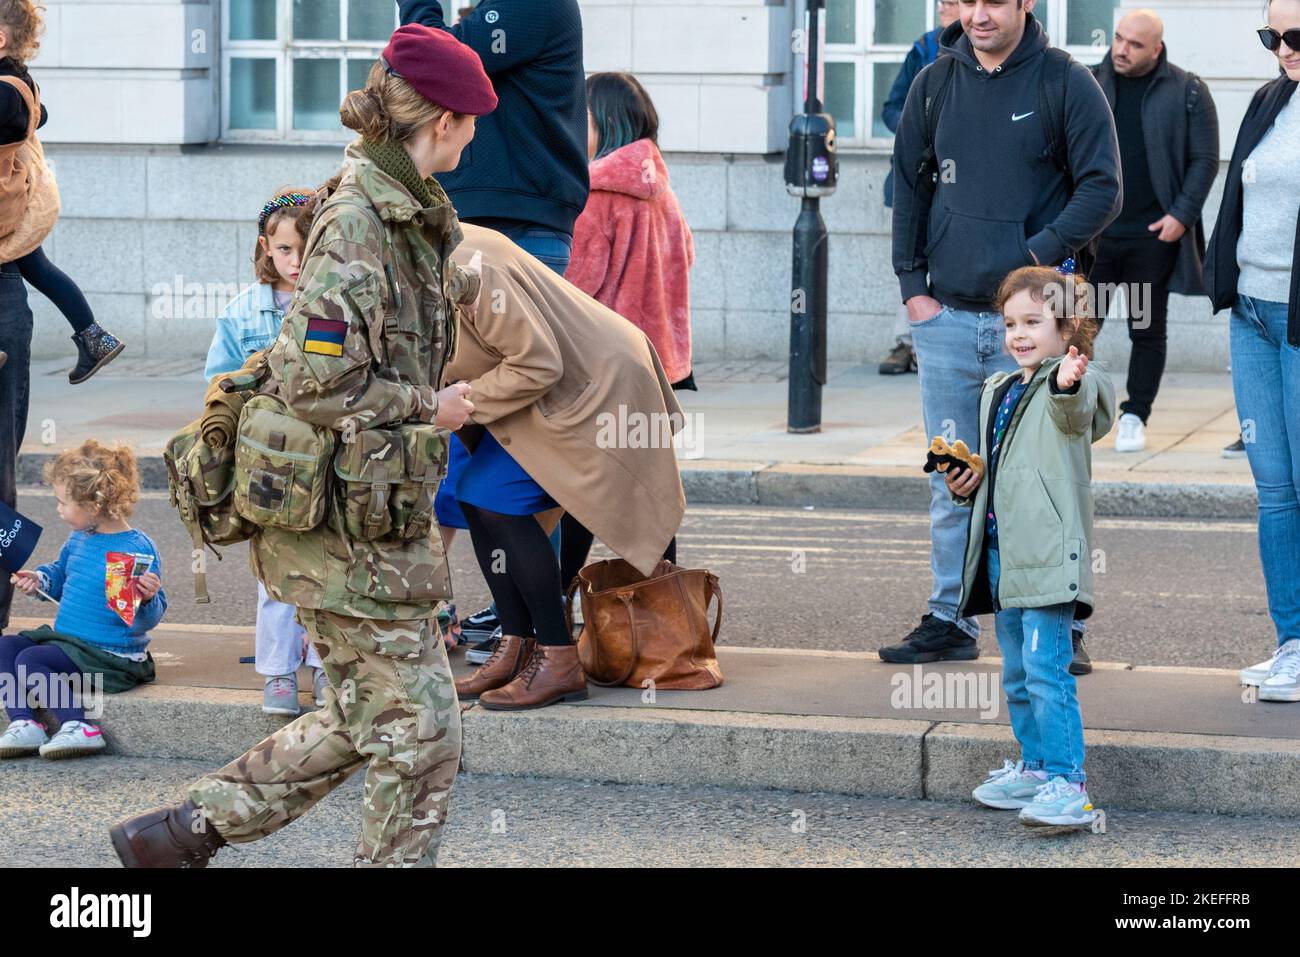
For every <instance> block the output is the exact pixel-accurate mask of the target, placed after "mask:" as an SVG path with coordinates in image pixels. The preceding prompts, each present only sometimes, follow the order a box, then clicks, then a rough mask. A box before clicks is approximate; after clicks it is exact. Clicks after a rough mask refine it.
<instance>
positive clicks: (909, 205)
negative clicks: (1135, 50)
mask: <svg viewBox="0 0 1300 957" xmlns="http://www.w3.org/2000/svg"><path fill="white" fill-rule="evenodd" d="M1025 19H1026V22H1025V35H1024V38H1023V39H1022V40H1021V41H1020V45H1019V46H1017V47H1016V49H1015V50H1014V51H1013V52H1012V53H1011V55H1010V56H1009V57H1007V59H1006V60H1005V61H1004V62H1003V63H1002V65H1001V66H999V67H998V68H997V69H995V70H994V71H993V73H992V74H991V75H990V74H989V73H988V72H987V71H986V70H984V68H983V67H982V66H980V63H979V61H978V60H977V59H976V58H975V55H974V51H973V49H972V47H971V44H970V39H969V38H968V37H967V36H966V35H965V34H964V33H962V29H961V24H960V23H954V24H952V26H950V27H948V29H947V30H945V31H944V32H943V33H942V34H941V35H940V40H941V45H942V50H941V55H942V54H943V53H947V54H950V55H951V56H952V57H953V58H954V59H955V60H956V63H955V64H954V68H953V73H952V80H951V83H950V85H949V87H948V93H947V97H946V99H945V101H944V103H943V108H942V110H941V111H940V114H939V116H938V133H937V135H936V137H935V140H936V142H935V150H936V156H937V159H938V162H939V168H940V170H941V171H942V172H943V175H941V176H940V177H939V182H938V184H937V186H936V187H935V191H934V194H933V196H932V197H929V202H928V203H927V202H926V199H927V197H926V196H925V195H924V194H922V196H920V197H918V196H917V195H916V192H915V190H914V186H915V183H916V170H917V165H918V163H919V161H920V158H921V153H922V150H923V149H924V142H925V139H926V119H925V104H924V100H925V92H924V90H925V77H926V71H927V70H933V69H935V68H936V65H937V64H931V65H930V66H927V67H926V68H925V70H922V71H921V74H920V75H919V76H918V77H917V79H916V82H915V83H913V84H912V89H911V91H910V92H909V93H908V96H907V103H906V105H905V106H904V107H903V119H902V122H901V123H900V124H899V127H898V134H897V135H896V136H895V137H894V171H895V172H896V173H897V176H898V189H897V191H896V192H895V194H894V272H895V273H896V274H897V275H898V281H899V286H900V287H901V291H902V299H903V301H907V300H908V299H910V298H911V297H913V296H918V295H926V294H927V293H928V294H929V295H932V296H934V298H936V299H938V300H939V302H941V303H942V304H943V305H945V306H951V307H952V308H954V309H962V310H970V311H985V310H988V309H991V308H992V303H993V298H994V295H995V294H996V293H997V288H998V285H999V284H1000V283H1001V282H1002V280H1003V279H1004V278H1006V275H1007V273H1009V272H1011V271H1012V270H1013V269H1016V268H1018V267H1020V266H1029V265H1033V263H1034V258H1033V257H1032V256H1031V255H1030V252H1031V250H1032V252H1033V254H1034V255H1035V256H1037V259H1038V262H1039V263H1041V264H1042V265H1044V266H1048V265H1054V264H1057V263H1060V262H1061V261H1063V260H1064V259H1065V258H1066V257H1067V256H1071V255H1074V254H1075V253H1076V252H1077V251H1078V250H1080V249H1082V248H1083V247H1084V246H1086V245H1087V244H1088V243H1089V242H1091V240H1092V239H1093V238H1094V237H1096V236H1097V235H1098V234H1100V233H1101V231H1102V230H1103V229H1105V228H1106V225H1107V224H1108V223H1109V222H1110V221H1111V220H1112V219H1114V218H1115V217H1116V216H1117V215H1119V211H1120V208H1121V207H1122V206H1123V191H1122V189H1121V186H1120V175H1121V174H1120V162H1119V142H1118V141H1117V139H1116V137H1115V120H1114V117H1113V115H1112V114H1111V111H1110V105H1109V104H1108V103H1107V102H1106V96H1105V94H1104V93H1102V91H1101V87H1099V86H1098V85H1097V81H1096V80H1095V79H1094V78H1093V76H1092V73H1091V72H1089V70H1088V68H1087V67H1086V66H1084V65H1083V64H1082V63H1078V62H1074V63H1071V64H1070V71H1069V73H1068V82H1067V85H1066V89H1065V110H1064V117H1063V120H1064V126H1065V153H1066V156H1065V162H1066V165H1067V166H1068V168H1069V173H1068V174H1067V173H1066V171H1065V170H1062V169H1060V168H1058V166H1057V165H1056V163H1055V162H1054V161H1053V159H1052V157H1051V154H1050V153H1049V151H1048V149H1047V135H1046V133H1045V132H1044V127H1043V123H1042V122H1041V118H1040V117H1038V116H1035V115H1034V114H1035V113H1036V111H1037V110H1038V106H1039V86H1040V78H1041V76H1042V70H1043V64H1044V63H1045V60H1046V57H1045V53H1046V51H1047V46H1048V43H1047V36H1046V35H1045V34H1044V33H1043V30H1042V27H1040V26H1039V24H1038V21H1037V20H1035V19H1034V17H1033V15H1032V14H1029V13H1026V14H1025ZM918 199H920V200H921V202H920V203H918ZM914 226H918V227H919V228H916V229H914V228H913V227H914ZM927 277H928V280H927ZM931 290H933V291H931Z"/></svg>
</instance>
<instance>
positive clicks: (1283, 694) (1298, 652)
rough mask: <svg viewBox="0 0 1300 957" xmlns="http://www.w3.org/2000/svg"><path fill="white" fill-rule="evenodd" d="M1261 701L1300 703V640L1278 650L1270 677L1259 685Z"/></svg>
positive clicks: (1270, 669) (1293, 640)
mask: <svg viewBox="0 0 1300 957" xmlns="http://www.w3.org/2000/svg"><path fill="white" fill-rule="evenodd" d="M1259 700H1260V701H1300V638H1292V639H1291V640H1290V641H1288V642H1286V643H1285V644H1284V645H1282V647H1281V648H1279V649H1278V650H1277V657H1275V658H1274V659H1273V665H1272V667H1270V668H1269V671H1268V677H1267V678H1265V679H1264V680H1263V681H1261V682H1260V685H1259Z"/></svg>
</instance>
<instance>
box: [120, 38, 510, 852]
mask: <svg viewBox="0 0 1300 957" xmlns="http://www.w3.org/2000/svg"><path fill="white" fill-rule="evenodd" d="M496 102H497V100H496V96H495V94H494V93H493V92H492V85H491V83H490V82H489V80H488V78H487V75H486V73H484V71H483V67H482V64H481V63H480V61H479V58H478V56H477V55H476V54H475V53H474V52H473V51H472V50H471V49H469V47H466V46H464V45H462V44H461V43H460V42H459V41H458V40H456V39H455V38H454V37H452V36H451V35H450V34H447V33H445V32H443V31H441V30H434V29H430V28H428V27H423V26H418V25H408V26H404V27H401V28H400V29H399V30H397V32H395V33H394V34H393V36H392V39H391V40H390V42H389V44H388V46H387V47H386V48H385V50H384V52H383V55H382V57H381V59H380V61H379V62H378V63H376V64H375V66H373V67H372V68H371V70H370V75H369V77H368V78H367V81H366V87H365V89H364V90H357V91H353V92H352V93H349V94H348V96H347V99H346V100H345V101H344V102H343V105H342V107H341V108H340V110H339V113H340V116H341V117H342V120H343V124H344V125H345V126H347V127H349V128H350V129H353V130H356V131H357V132H358V133H360V134H361V137H360V139H359V140H356V141H354V142H353V143H352V144H351V145H350V146H348V148H347V150H346V153H345V154H344V155H345V160H344V166H343V170H342V172H341V175H340V176H339V177H336V179H337V180H338V186H337V188H336V189H335V190H334V191H333V192H332V194H330V195H329V196H328V198H327V199H326V198H324V195H322V197H321V198H322V200H323V205H322V206H321V208H320V210H319V212H318V213H317V215H316V217H315V220H314V222H313V224H312V229H311V234H310V236H309V238H308V242H307V249H306V252H305V255H304V262H303V267H302V272H301V275H300V278H299V281H298V287H297V290H296V295H295V299H294V304H293V306H292V307H291V309H290V311H289V313H288V315H287V316H286V317H285V321H284V327H283V329H282V330H281V332H280V336H279V338H278V339H277V340H276V343H275V345H274V346H273V347H272V349H271V351H270V352H269V354H268V356H267V359H268V365H269V372H270V375H269V377H268V378H267V379H266V380H265V382H264V383H263V384H262V386H261V387H260V391H259V394H258V395H256V396H254V397H253V398H252V399H251V400H250V401H249V403H248V404H247V405H246V406H245V410H244V415H243V418H242V420H241V423H240V448H239V451H238V453H237V455H240V456H242V455H245V449H246V448H249V449H260V450H261V451H260V452H258V455H262V456H265V459H264V463H263V464H264V466H265V467H264V468H258V467H251V468H250V467H248V466H247V465H244V464H241V460H239V459H237V462H236V478H235V480H236V497H237V501H238V503H239V506H240V508H239V511H240V514H241V515H244V516H245V517H246V518H251V517H253V516H257V517H258V518H259V519H260V520H259V521H257V522H256V523H257V524H258V525H259V526H260V527H259V528H258V530H257V532H256V533H255V534H254V535H253V537H252V543H251V544H252V547H251V559H252V565H253V570H254V572H255V573H256V574H257V577H258V578H259V580H260V581H261V582H262V583H263V584H264V585H265V586H266V589H267V591H268V592H269V593H270V594H271V596H272V597H273V598H275V599H276V600H278V601H283V602H286V603H288V604H291V605H295V606H297V607H298V609H299V617H300V620H301V621H302V624H303V626H304V627H305V628H306V629H307V631H308V633H309V635H310V638H311V640H312V642H313V643H314V644H315V646H316V649H317V651H318V652H319V653H320V657H321V661H322V663H323V665H324V667H325V671H326V674H327V675H328V676H329V680H330V685H331V689H332V690H331V691H330V692H329V693H327V695H326V700H327V704H326V706H325V707H324V708H322V709H321V710H319V711H315V712H311V713H308V714H305V715H303V716H302V717H301V718H299V719H298V720H296V721H294V722H292V723H291V724H288V725H286V726H285V727H283V728H281V729H280V730H279V731H277V732H276V733H275V734H273V735H271V736H270V737H269V738H267V739H266V740H264V741H262V742H261V743H260V744H258V745H255V746H254V747H253V748H252V750H250V751H249V752H248V753H247V754H245V755H243V756H242V757H240V758H237V759H236V760H234V761H232V762H231V763H230V764H228V765H226V766H225V767H224V768H222V769H221V770H220V771H217V772H216V773H214V774H210V775H207V776H206V777H203V778H201V779H200V780H199V781H197V782H196V783H195V784H194V785H192V786H191V787H190V789H189V795H188V798H187V800H186V801H185V802H184V803H182V804H179V805H175V806H172V807H167V808H159V809H156V810H153V811H149V812H147V813H145V814H141V815H139V816H137V817H133V818H129V819H128V820H126V821H123V822H122V823H120V824H118V825H117V826H116V827H114V828H113V829H112V832H111V835H112V840H113V845H114V847H115V848H116V850H117V852H118V855H119V857H121V859H122V862H123V863H124V864H125V865H127V866H128V867H186V866H188V867H202V866H205V864H206V863H207V860H208V859H209V858H210V857H211V856H212V855H213V854H214V853H215V852H216V850H217V849H218V848H220V847H221V846H223V845H225V844H227V843H231V844H237V843H242V842H245V841H254V840H257V839H258V838H261V837H265V836H266V835H268V834H270V833H272V832H273V831H276V830H277V829H279V828H281V827H283V826H284V825H286V824H288V823H289V822H290V821H292V820H294V819H295V818H297V817H298V815H300V814H302V813H303V812H304V811H306V810H307V809H308V808H309V807H311V806H312V805H313V804H315V803H316V802H317V801H318V800H320V799H321V798H322V797H323V796H324V795H325V794H326V793H328V792H329V791H330V790H331V789H333V788H334V787H335V786H337V785H338V784H339V783H341V782H342V781H343V780H345V779H346V778H347V777H348V776H349V775H351V774H352V773H353V772H355V771H357V770H358V769H360V768H362V767H364V768H365V769H366V786H365V813H364V819H363V824H362V832H361V838H360V841H359V843H358V845H357V848H356V852H355V856H354V863H355V864H357V865H364V866H398V867H409V866H421V865H422V866H433V864H434V863H435V860H436V855H437V848H438V839H439V835H440V833H441V827H442V824H443V821H444V820H445V819H446V811H447V798H448V793H449V791H450V789H451V785H452V781H453V780H454V779H455V776H456V769H457V766H458V764H459V760H460V741H461V739H460V715H459V708H458V706H457V702H456V696H455V691H454V685H453V682H452V678H451V673H450V670H449V668H448V664H447V655H446V651H445V649H444V647H443V642H442V639H441V636H440V635H439V634H438V631H437V627H436V625H434V621H435V620H436V619H435V617H434V611H435V606H436V605H437V604H438V602H439V601H440V600H441V599H445V598H449V597H450V593H449V579H448V574H447V571H446V559H445V555H444V553H443V549H442V542H441V538H440V535H439V529H438V526H437V523H436V521H434V520H432V519H431V516H430V515H429V513H430V512H431V511H432V494H433V489H434V486H436V478H437V476H438V474H439V473H440V472H441V470H442V461H440V459H445V454H446V452H445V439H446V437H447V432H446V431H443V430H446V429H457V428H459V427H460V426H461V425H463V424H464V423H465V421H466V419H467V417H468V416H469V414H470V413H471V412H472V411H473V406H472V405H471V404H470V401H469V399H468V393H469V388H468V386H466V385H465V384H464V383H455V384H452V385H450V386H448V387H447V388H445V389H443V390H442V391H436V389H437V386H438V384H439V383H440V382H441V377H442V374H443V369H444V366H445V364H446V361H447V358H448V356H449V354H450V352H451V350H452V348H453V345H454V335H455V327H454V322H455V312H456V303H464V304H469V303H473V302H474V301H475V300H476V299H477V296H478V288H479V277H478V275H477V273H476V272H475V271H473V268H472V267H473V265H474V264H472V263H470V264H467V265H468V266H470V267H471V269H470V270H468V271H467V270H464V269H461V268H460V267H458V266H457V265H455V264H454V263H452V262H451V261H450V259H449V255H450V253H451V251H452V250H453V249H454V248H455V247H456V245H457V244H458V243H459V242H460V241H461V231H460V226H459V223H458V222H457V219H456V212H455V210H454V209H453V208H452V206H451V203H450V201H449V200H448V199H447V196H446V194H445V193H444V192H443V191H442V188H441V187H440V186H439V185H438V183H437V181H436V180H434V179H433V177H432V175H431V174H433V173H435V172H439V171H445V170H450V169H454V168H455V167H456V165H457V163H458V162H459V160H460V154H461V150H462V149H463V148H464V147H465V145H466V144H467V143H468V142H469V141H470V139H471V138H472V137H473V135H474V118H475V116H481V115H483V114H485V113H489V112H491V111H492V109H494V108H495V107H496ZM327 192H328V187H327V188H326V189H323V190H322V194H325V193H327ZM270 397H275V398H270ZM277 400H278V404H277ZM250 409H253V410H255V411H256V412H257V413H258V415H254V414H253V413H252V412H250ZM276 410H278V412H279V414H277V412H276ZM258 416H260V418H259V417H258ZM259 421H261V422H266V423H270V426H269V427H262V429H263V431H264V432H265V434H262V435H260V437H255V436H253V435H252V433H254V432H257V430H258V428H259V426H258V422H259ZM430 424H432V425H430ZM313 436H319V437H321V438H320V442H321V443H322V447H323V448H325V450H326V451H325V452H324V453H322V455H323V457H324V460H325V463H326V466H327V467H328V468H329V469H330V470H331V471H333V473H334V476H330V477H329V478H328V480H326V479H324V478H322V482H323V483H325V484H327V486H328V487H334V486H341V487H340V490H339V491H338V492H337V493H336V494H331V495H328V496H325V498H326V501H327V504H326V505H325V507H324V509H323V511H324V517H323V519H322V520H321V521H320V523H319V525H318V526H317V527H315V528H314V529H311V530H309V531H306V532H301V531H293V530H291V528H290V527H289V526H291V525H292V524H293V522H291V521H286V519H285V518H284V516H285V515H286V514H292V513H294V512H295V511H299V512H301V511H302V509H304V508H306V509H308V510H310V509H311V508H312V507H313V497H312V496H311V495H310V494H304V490H303V489H302V488H300V487H299V482H300V480H301V475H300V473H299V472H298V471H297V469H298V468H300V467H301V465H302V463H303V462H304V461H307V460H309V459H311V457H312V454H311V452H310V448H311V441H312V438H311V437H313ZM304 443H305V444H306V447H307V448H308V449H309V451H304ZM277 456H280V457H286V456H287V457H288V458H285V461H286V462H288V463H290V464H289V465H286V466H285V467H284V468H279V467H278V465H277V463H278V462H279V461H280V459H279V458H277ZM254 459H255V460H256V459H257V456H254ZM286 469H287V471H286ZM320 471H321V473H322V474H323V472H324V469H322V470H320ZM285 475H291V478H290V479H289V480H286V479H285V478H284V476H285ZM430 480H432V482H433V483H434V484H433V485H430V484H429V483H430ZM385 483H391V484H390V485H387V486H385ZM309 484H310V482H309ZM412 488H414V489H415V494H413V495H412V494H407V493H408V492H410V490H411V489H412ZM316 504H319V503H318V502H317V503H316ZM297 520H298V523H299V524H303V523H307V524H309V523H310V517H307V518H304V517H303V515H302V514H299V515H298V518H297Z"/></svg>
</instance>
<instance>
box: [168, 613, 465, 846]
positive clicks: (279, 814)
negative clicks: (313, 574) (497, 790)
mask: <svg viewBox="0 0 1300 957" xmlns="http://www.w3.org/2000/svg"><path fill="white" fill-rule="evenodd" d="M298 615H299V619H300V620H301V621H302V624H303V627H305V628H306V629H307V633H308V635H309V637H310V639H311V641H312V643H313V644H314V645H315V647H316V650H317V651H318V652H319V653H320V658H321V663H322V665H323V666H324V668H325V673H326V675H327V676H328V677H329V682H330V690H329V691H328V692H326V696H325V697H326V703H325V707H324V708H322V709H320V710H318V711H312V712H309V713H307V714H304V715H303V716H302V717H300V718H298V719H297V720H296V721H293V722H291V723H290V724H287V725H285V726H284V727H283V728H281V729H280V730H279V731H277V732H276V733H275V734H273V735H271V736H270V737H269V738H267V739H266V740H264V741H262V742H261V743H260V744H257V745H254V746H253V748H252V749H251V750H249V751H248V753H246V754H244V755H243V756H242V757H239V758H236V759H235V760H234V761H232V762H230V764H228V765H226V766H225V767H224V768H222V769H221V770H220V771H217V772H215V773H214V774H209V775H207V776H206V777H203V778H200V779H199V780H198V781H197V782H196V783H195V784H194V785H193V786H192V787H191V788H190V792H189V796H190V799H191V800H193V801H194V803H195V804H197V805H198V806H199V807H200V808H202V810H203V812H204V815H205V816H206V817H207V819H208V820H209V822H211V824H212V825H213V826H214V827H215V828H216V830H217V833H218V834H220V835H221V836H222V837H223V838H225V839H226V840H227V841H229V842H231V843H232V844H238V843H243V842H245V841H255V840H257V839H258V838H262V837H265V836H266V835H268V834H270V833H272V832H274V831H277V830H279V829H280V828H282V827H284V826H285V825H286V824H288V823H289V822H290V821H293V820H294V819H295V818H297V817H298V816H299V815H300V814H302V813H303V812H304V811H306V810H307V809H308V808H310V807H311V806H312V805H313V804H315V803H316V802H317V801H319V800H320V799H321V798H322V797H324V796H325V795H326V794H328V793H329V792H330V791H331V790H333V789H334V788H335V787H337V786H338V785H339V784H340V783H342V782H343V781H344V780H346V779H347V778H348V777H349V776H350V775H351V774H352V773H353V772H355V771H357V770H358V769H360V768H361V767H363V766H364V767H365V769H366V779H365V814H364V819H363V823H362V827H361V839H360V841H359V842H358V844H357V849H356V852H355V855H354V859H353V863H354V864H355V865H357V866H379V867H432V866H434V865H435V863H436V861H437V855H438V842H439V840H440V838H441V834H442V825H443V822H444V821H445V820H446V817H447V800H448V796H449V793H450V791H451V785H452V782H453V781H454V780H455V778H456V771H457V769H458V767H459V764H460V708H459V705H458V703H457V700H456V688H455V684H454V683H453V681H452V677H451V670H450V667H449V666H448V664H447V652H446V649H445V648H444V647H443V642H442V637H441V635H440V634H439V632H438V625H437V621H436V619H426V620H418V621H379V620H376V619H370V618H350V617H347V616H345V615H338V614H335V613H333V612H328V611H321V610H319V609H310V608H300V609H299V610H298Z"/></svg>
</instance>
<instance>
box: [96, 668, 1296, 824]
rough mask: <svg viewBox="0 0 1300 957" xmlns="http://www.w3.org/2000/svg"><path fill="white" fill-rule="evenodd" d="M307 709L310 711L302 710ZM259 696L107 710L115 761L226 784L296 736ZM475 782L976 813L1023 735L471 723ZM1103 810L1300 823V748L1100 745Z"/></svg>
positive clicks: (1095, 749)
mask: <svg viewBox="0 0 1300 957" xmlns="http://www.w3.org/2000/svg"><path fill="white" fill-rule="evenodd" d="M307 701H308V696H306V695H304V696H303V703H304V705H305V704H307ZM259 705H260V695H258V694H257V693H256V692H253V691H231V690H224V689H211V688H185V687H179V686H159V685H153V686H150V687H146V688H140V689H136V690H134V691H130V692H127V693H126V694H122V695H111V696H108V697H107V699H106V701H105V716H104V719H103V726H104V728H105V731H106V738H107V740H108V742H109V748H110V751H111V752H112V753H115V754H121V755H126V756H130V757H150V758H182V759H192V760H198V761H204V762H207V763H209V764H211V765H212V768H213V769H214V770H215V769H216V768H217V767H219V766H221V765H223V764H225V763H226V762H228V761H230V760H231V759H233V758H235V757H237V756H239V755H240V754H242V753H243V752H244V751H245V750H247V748H249V747H250V746H251V745H253V744H254V743H256V742H257V741H260V740H261V739H262V738H263V737H265V736H266V735H267V734H269V733H271V732H272V731H274V730H275V729H276V728H278V727H281V726H282V725H283V724H285V723H287V719H283V718H275V717H271V716H269V715H264V714H262V712H261V709H260V707H259ZM463 727H464V755H463V760H462V764H463V768H464V770H466V771H470V772H475V773H480V774H503V775H511V776H519V777H552V778H568V779H576V780H583V781H594V782H613V783H620V784H667V785H678V786H710V785H713V786H720V787H732V788H779V789H786V790H792V791H801V792H830V793H839V794H850V795H867V796H876V797H897V798H908V799H914V800H915V799H931V800H955V801H962V800H968V799H969V797H970V792H971V789H972V788H973V787H974V786H975V785H976V784H978V783H979V782H980V781H982V780H983V779H984V777H985V775H986V774H987V772H988V770H989V769H990V768H994V767H1000V766H1001V764H1002V761H1003V760H1004V759H1006V758H1009V757H1011V756H1012V755H1014V753H1015V741H1014V739H1013V738H1012V735H1011V729H1010V728H1007V727H1005V726H1000V725H979V724H957V723H951V722H937V721H930V720H901V719H884V718H845V717H821V716H807V715H771V714H754V713H747V712H729V711H690V710H681V709H664V708H653V707H648V706H647V707H644V708H640V707H638V708H619V707H603V706H583V707H567V706H564V705H557V706H554V707H551V708H544V709H542V710H540V711H524V712H501V711H495V712H494V711H487V710H484V709H482V708H478V707H471V708H470V709H469V710H467V711H466V712H465V713H464V716H463ZM1086 738H1087V745H1088V775H1089V790H1090V791H1091V792H1092V793H1093V794H1094V795H1096V797H1097V799H1098V803H1099V806H1102V807H1106V808H1111V807H1115V808H1133V809H1139V810H1167V811H1200V812H1211V813H1221V814H1264V815H1275V816H1279V817H1295V816H1296V815H1297V813H1298V812H1297V810H1296V808H1298V807H1300V741H1295V740H1278V739H1271V738H1243V737H1228V736H1215V735H1193V734H1161V733H1153V732H1132V731H1091V730H1090V731H1088V732H1087V733H1086Z"/></svg>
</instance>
